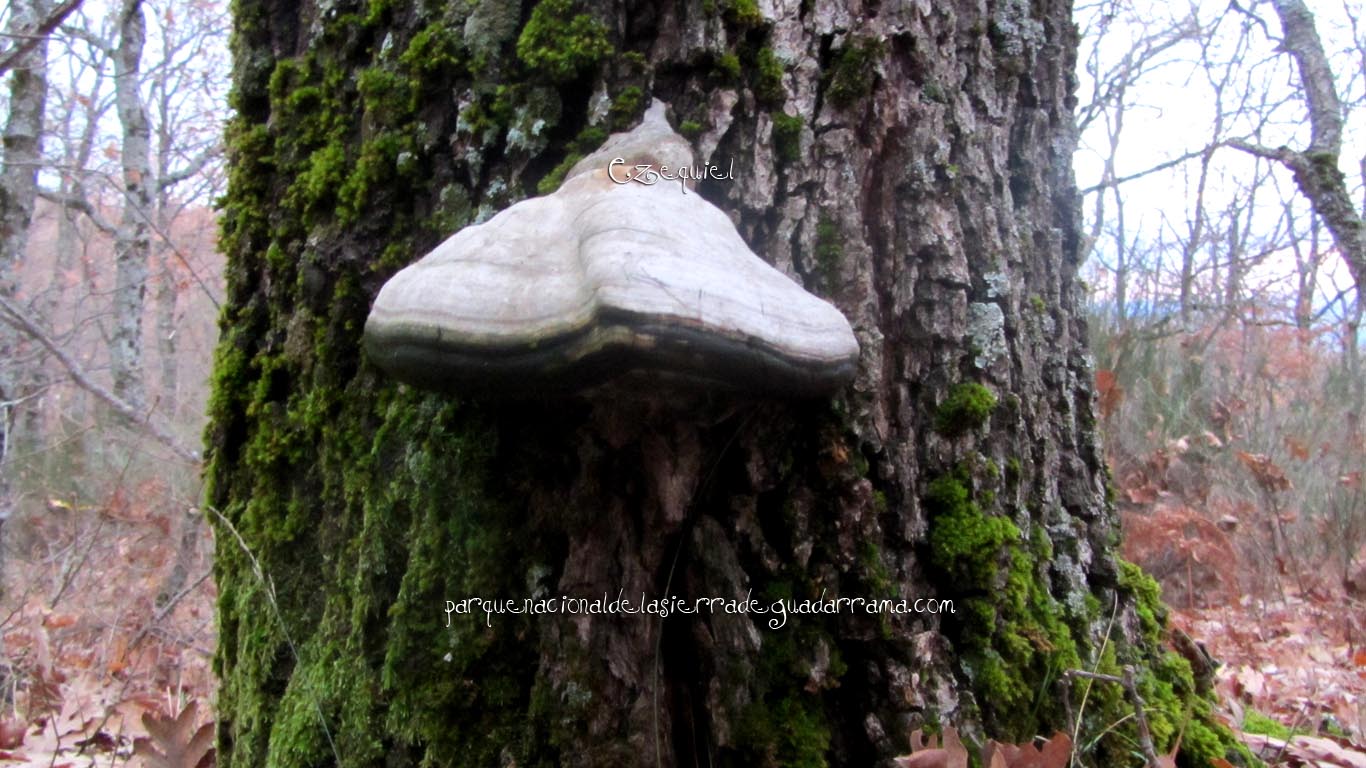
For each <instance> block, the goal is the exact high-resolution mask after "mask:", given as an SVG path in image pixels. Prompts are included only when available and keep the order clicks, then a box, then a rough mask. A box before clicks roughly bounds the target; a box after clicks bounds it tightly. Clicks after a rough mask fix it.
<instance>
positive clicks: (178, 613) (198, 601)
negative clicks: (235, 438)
mask: <svg viewBox="0 0 1366 768" xmlns="http://www.w3.org/2000/svg"><path fill="white" fill-rule="evenodd" d="M182 525H198V526H200V527H201V528H202V521H200V520H196V519H195V518H186V517H181V518H180V519H174V518H173V517H172V516H171V515H170V514H168V513H165V512H156V511H155V510H154V509H153V510H151V511H148V510H142V511H139V510H138V509H137V507H136V505H129V504H114V505H112V506H105V507H101V508H99V509H87V510H76V509H67V508H63V506H62V505H61V504H60V503H59V502H55V501H54V502H53V503H52V505H50V509H49V514H47V515H44V516H42V518H41V519H38V520H33V521H24V522H18V523H16V524H15V525H13V526H12V527H11V529H10V530H8V531H7V534H8V535H9V539H10V549H11V558H10V562H9V563H8V566H7V573H6V579H5V583H6V584H8V585H12V586H11V588H10V591H9V593H8V594H7V595H6V597H5V599H4V601H3V605H4V608H3V611H2V612H0V641H2V642H3V648H4V651H5V657H6V658H7V659H8V660H9V667H8V669H6V670H5V672H6V673H7V678H6V680H7V682H6V684H7V686H8V690H7V691H6V693H7V695H8V696H9V699H10V704H9V706H8V707H7V708H6V710H5V712H4V716H3V717H2V718H0V767H3V766H9V765H14V766H46V767H47V768H61V767H62V766H67V767H68V768H78V767H79V768H85V767H87V766H89V767H90V768H94V767H95V766H123V765H128V766H170V767H171V768H196V766H199V768H204V766H207V765H209V764H210V762H209V761H211V759H212V757H211V754H209V748H210V746H211V734H212V727H211V725H212V721H213V712H212V701H213V686H214V680H213V674H212V664H211V660H212V653H213V643H214V626H213V601H214V599H215V590H214V585H213V581H212V579H210V578H209V577H208V574H209V571H208V567H209V556H208V555H209V546H210V542H209V541H208V536H207V533H205V535H204V536H202V539H203V541H202V546H201V547H199V549H198V550H196V551H195V552H192V553H188V554H189V555H190V558H189V560H190V562H191V564H192V572H191V575H190V576H189V578H188V579H187V580H186V582H185V585H184V587H183V588H182V589H181V590H180V591H179V592H178V593H177V595H176V599H175V601H174V603H173V604H171V605H169V606H166V605H164V604H163V605H161V606H158V605H157V604H156V595H157V594H158V592H159V591H162V590H164V588H165V579H166V575H167V573H168V571H169V569H170V566H171V564H172V563H173V562H174V559H175V558H176V557H177V554H178V553H177V552H176V551H175V548H174V547H173V546H171V545H170V544H169V543H168V542H171V541H175V540H178V538H179V527H180V526H182ZM172 534H175V535H172ZM1188 586H1191V585H1188ZM1297 589H1298V587H1291V586H1290V585H1288V584H1287V585H1284V593H1283V594H1281V590H1277V591H1276V593H1275V594H1273V595H1271V596H1269V597H1265V598H1253V597H1249V596H1243V597H1241V598H1237V599H1232V600H1227V601H1222V602H1221V603H1220V604H1218V605H1211V606H1203V607H1174V608H1172V610H1171V615H1170V621H1171V625H1172V626H1173V627H1175V628H1177V629H1180V630H1182V631H1184V632H1186V633H1188V634H1189V635H1190V636H1191V637H1192V638H1194V639H1195V640H1197V641H1199V642H1201V643H1204V644H1205V646H1206V648H1207V649H1208V651H1209V653H1210V654H1211V655H1212V656H1213V657H1214V658H1215V659H1217V660H1218V661H1219V662H1220V663H1221V665H1220V666H1219V668H1218V671H1217V673H1216V683H1215V688H1216V691H1217V693H1218V695H1219V697H1220V699H1221V701H1222V714H1221V716H1222V717H1224V718H1225V719H1226V721H1227V723H1228V724H1229V725H1230V726H1231V727H1234V728H1238V729H1245V730H1248V731H1255V732H1259V733H1270V734H1272V735H1273V736H1275V735H1279V736H1281V737H1285V736H1288V735H1290V733H1291V732H1292V731H1293V732H1294V733H1295V734H1296V735H1298V736H1300V738H1299V740H1298V741H1291V742H1290V743H1289V744H1288V745H1287V744H1286V743H1285V742H1284V741H1282V740H1277V739H1276V738H1262V737H1257V736H1249V739H1250V740H1252V741H1253V742H1254V743H1255V744H1260V745H1261V746H1263V747H1264V754H1266V755H1267V759H1268V763H1269V764H1274V765H1287V766H1349V767H1351V768H1360V767H1361V766H1366V749H1362V748H1360V746H1353V745H1354V744H1355V745H1361V744H1363V743H1366V739H1363V734H1366V610H1364V608H1366V607H1364V606H1363V604H1362V603H1361V602H1360V601H1358V600H1355V599H1354V598H1352V597H1349V596H1348V595H1347V594H1345V592H1343V590H1342V588H1341V587H1337V588H1336V590H1334V589H1330V588H1328V587H1326V586H1323V585H1316V586H1314V587H1312V588H1310V589H1308V590H1307V591H1306V592H1305V593H1304V594H1298V593H1297V591H1296V590H1297ZM1167 590H1168V592H1169V593H1173V595H1174V597H1176V598H1177V602H1181V600H1180V597H1181V592H1183V590H1182V589H1181V588H1179V587H1173V584H1172V583H1171V582H1170V581H1169V583H1168V586H1167ZM1259 739H1261V741H1258V740H1259ZM153 758H155V759H153Z"/></svg>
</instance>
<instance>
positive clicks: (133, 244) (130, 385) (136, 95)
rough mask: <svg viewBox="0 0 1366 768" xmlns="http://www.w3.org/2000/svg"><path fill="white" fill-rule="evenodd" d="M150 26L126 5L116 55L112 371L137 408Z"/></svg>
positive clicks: (148, 182) (136, 8) (147, 240)
mask: <svg viewBox="0 0 1366 768" xmlns="http://www.w3.org/2000/svg"><path fill="white" fill-rule="evenodd" d="M146 37H147V23H146V20H145V19H144V18H143V15H142V2H141V0H125V2H124V4H123V9H122V11H120V13H119V47H118V49H117V50H116V51H115V52H114V88H115V100H116V102H117V105H118V113H119V124H120V125H121V126H122V127H123V150H122V158H123V214H122V216H121V217H120V219H119V227H118V233H117V234H116V235H115V238H114V261H115V276H114V328H113V330H112V332H111V333H110V334H109V366H110V372H111V374H112V375H113V377H114V394H115V395H118V396H119V397H121V398H123V400H125V401H126V402H129V403H132V404H133V405H140V404H142V403H143V397H144V394H143V393H144V390H143V380H142V308H143V304H144V301H145V298H146V294H147V270H148V264H147V260H148V258H149V257H150V255H151V242H152V240H151V228H150V226H149V222H148V217H149V216H151V215H152V185H153V184H154V179H153V178H152V167H151V163H150V160H149V157H150V155H149V153H150V151H151V131H150V128H149V127H148V122H147V111H146V109H145V108H144V106H143V102H142V94H141V91H140V89H141V86H142V78H141V68H142V47H143V43H144V41H145V39H146Z"/></svg>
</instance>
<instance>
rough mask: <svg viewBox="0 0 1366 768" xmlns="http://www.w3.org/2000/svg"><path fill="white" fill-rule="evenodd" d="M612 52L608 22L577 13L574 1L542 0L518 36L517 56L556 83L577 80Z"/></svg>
mask: <svg viewBox="0 0 1366 768" xmlns="http://www.w3.org/2000/svg"><path fill="white" fill-rule="evenodd" d="M611 53H612V44H611V42H610V41H609V40H608V37H607V25H605V24H603V23H602V22H601V21H598V20H597V19H595V18H593V16H591V15H590V14H587V13H579V12H576V4H575V2H574V0H541V2H539V3H537V4H536V7H535V8H534V9H533V10H532V11H531V18H530V19H529V20H528V21H527V23H526V26H525V27H523V28H522V34H521V36H519V37H518V38H517V57H518V58H519V59H521V60H522V63H523V64H525V65H526V66H527V67H529V68H530V69H531V70H533V71H535V72H539V73H541V74H542V75H543V76H544V77H545V78H546V79H547V80H549V81H550V82H553V83H565V82H568V81H570V80H574V79H576V78H577V77H579V76H580V75H581V74H583V73H585V72H587V71H588V70H589V69H590V68H592V67H593V66H595V65H596V64H597V63H598V62H599V61H602V60H603V59H605V58H606V57H608V56H609V55H611Z"/></svg>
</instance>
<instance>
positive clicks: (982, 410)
mask: <svg viewBox="0 0 1366 768" xmlns="http://www.w3.org/2000/svg"><path fill="white" fill-rule="evenodd" d="M994 410H996V395H994V394H992V392H991V390H989V389H987V388H986V387H984V386H982V385H981V384H977V383H975V382H968V383H963V384H957V385H955V386H954V387H953V389H951V390H949V396H948V397H946V398H944V402H943V403H941V404H940V406H939V410H937V411H936V412H935V414H934V428H935V430H936V431H938V432H940V433H941V434H944V435H948V436H950V437H956V436H958V435H962V434H964V433H965V432H968V431H970V430H973V429H977V428H978V427H981V426H983V425H985V424H986V423H987V420H988V419H990V418H991V412H992V411H994Z"/></svg>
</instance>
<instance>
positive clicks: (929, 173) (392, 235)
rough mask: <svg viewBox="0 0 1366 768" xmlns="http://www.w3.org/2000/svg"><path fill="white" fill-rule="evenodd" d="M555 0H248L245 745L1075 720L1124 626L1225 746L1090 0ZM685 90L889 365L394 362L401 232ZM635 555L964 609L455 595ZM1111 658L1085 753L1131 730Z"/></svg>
mask: <svg viewBox="0 0 1366 768" xmlns="http://www.w3.org/2000/svg"><path fill="white" fill-rule="evenodd" d="M523 5H524V7H522V8H520V9H519V8H518V7H516V5H512V4H508V3H505V2H503V1H502V0H483V1H482V2H475V3H467V2H463V1H461V2H451V3H449V4H446V5H442V4H439V3H429V4H419V5H417V6H413V7H410V6H408V5H406V4H390V3H388V2H384V1H383V0H374V1H373V2H369V3H358V2H355V0H340V2H338V3H331V4H328V5H327V6H326V11H325V12H324V11H322V10H320V7H318V6H314V5H310V4H305V5H302V6H300V5H298V4H295V3H291V2H285V1H284V0H239V2H238V3H237V5H236V36H235V43H234V44H235V55H236V69H235V79H236V90H235V94H234V106H235V108H236V110H237V117H236V119H235V121H234V122H233V124H232V126H231V128H230V135H229V141H230V145H231V151H232V157H231V159H230V163H229V166H230V169H231V182H230V191H229V194H228V196H227V201H226V209H225V223H224V246H225V249H226V251H227V253H228V258H229V266H228V285H229V298H228V304H227V306H226V308H225V313H224V315H223V338H222V341H221V345H220V348H219V350H218V356H217V361H216V366H215V374H214V385H213V386H214V394H213V397H212V405H211V411H212V413H211V416H212V426H211V427H210V429H209V432H208V442H209V451H210V462H209V468H208V491H207V493H208V499H209V503H210V505H211V507H212V508H213V510H214V511H215V514H216V520H217V523H216V524H217V527H218V531H217V541H218V547H217V555H216V557H217V560H216V576H217V579H218V584H219V588H220V590H221V596H220V603H219V619H220V648H219V655H218V662H217V663H218V671H219V673H220V674H221V679H222V689H221V691H220V695H219V701H218V703H219V718H220V720H219V743H220V750H221V751H220V754H219V761H220V762H219V764H220V765H223V766H242V767H243V768H246V767H247V766H250V767H251V768H258V767H259V766H316V765H333V764H339V763H340V764H345V765H357V766H407V765H419V764H421V765H436V766H448V765H449V766H453V765H471V766H473V765H481V766H482V765H518V766H532V765H544V766H549V765H570V766H622V765H658V766H691V765H719V766H724V765H746V766H751V765H760V766H763V765H783V766H816V765H825V764H830V765H841V766H843V765H849V766H869V765H886V764H889V763H888V759H889V758H890V757H891V756H892V755H895V754H898V753H902V752H906V751H907V750H908V742H907V731H908V729H909V728H910V727H912V726H914V725H916V724H917V723H923V722H934V723H940V724H957V725H959V726H960V727H961V728H963V729H964V730H965V732H966V733H967V735H968V738H970V739H973V740H980V739H981V738H984V737H985V736H993V737H997V738H1009V739H1014V740H1020V739H1026V738H1029V737H1031V736H1033V735H1035V734H1038V733H1048V732H1051V731H1052V729H1054V728H1058V727H1063V726H1064V723H1065V721H1066V713H1065V712H1064V708H1063V706H1062V704H1061V701H1062V698H1061V688H1060V685H1061V684H1060V683H1059V680H1060V676H1061V674H1062V673H1063V671H1065V670H1066V669H1068V668H1072V667H1085V668H1086V669H1096V668H1099V669H1100V670H1101V671H1110V672H1112V673H1117V672H1118V670H1119V666H1120V665H1122V664H1126V663H1132V664H1135V665H1137V666H1138V667H1139V668H1140V672H1141V675H1140V677H1141V681H1142V682H1141V688H1142V691H1143V693H1144V695H1145V696H1146V697H1147V700H1148V702H1149V704H1150V705H1152V706H1153V709H1152V710H1151V711H1150V712H1149V713H1148V717H1149V720H1150V722H1151V723H1152V725H1153V729H1154V732H1155V738H1156V739H1157V741H1158V742H1159V745H1158V746H1159V747H1161V746H1163V745H1164V744H1170V743H1172V742H1173V741H1174V740H1175V738H1176V735H1177V731H1178V730H1179V729H1180V728H1181V726H1182V722H1183V716H1184V715H1185V713H1186V712H1187V711H1188V707H1189V711H1191V712H1193V719H1192V721H1191V722H1190V724H1189V725H1188V726H1187V727H1186V729H1185V734H1184V741H1183V745H1184V746H1183V750H1184V752H1185V753H1186V754H1188V755H1194V756H1195V757H1196V758H1197V759H1196V760H1195V761H1193V763H1192V764H1201V763H1200V760H1201V759H1208V758H1209V757H1210V756H1213V755H1221V754H1223V752H1224V744H1223V743H1221V740H1223V739H1224V738H1225V737H1224V736H1223V735H1222V734H1220V733H1219V732H1218V731H1217V730H1215V729H1213V728H1211V727H1209V725H1208V713H1209V707H1208V702H1206V701H1204V700H1203V699H1199V698H1198V697H1194V696H1193V684H1192V683H1191V677H1190V670H1189V668H1188V666H1187V665H1186V663H1185V662H1184V661H1183V660H1182V659H1180V658H1179V657H1176V656H1173V655H1171V654H1168V653H1164V652H1163V651H1162V650H1161V648H1160V643H1161V639H1160V634H1161V632H1162V629H1161V626H1160V623H1159V621H1160V618H1161V608H1160V606H1159V605H1158V604H1157V602H1156V587H1155V585H1154V584H1153V582H1151V581H1150V580H1148V579H1146V577H1143V576H1142V575H1141V573H1139V572H1137V570H1136V569H1133V568H1132V567H1130V566H1127V565H1122V564H1119V563H1118V562H1117V560H1116V559H1115V556H1114V549H1115V546H1116V541H1117V523H1116V519H1115V516H1114V512H1113V509H1112V508H1111V507H1110V505H1109V504H1108V503H1107V501H1106V498H1105V475H1104V468H1103V464H1102V460H1101V456H1100V453H1099V450H1098V448H1097V444H1096V431H1095V420H1094V415H1093V414H1094V403H1093V395H1092V383H1091V376H1092V374H1091V370H1090V365H1089V360H1088V355H1087V351H1086V346H1085V328H1084V326H1083V323H1082V320H1081V297H1080V295H1079V293H1078V290H1077V286H1076V283H1075V281H1074V274H1075V272H1076V269H1077V267H1078V263H1077V261H1078V256H1077V249H1078V246H1079V243H1078V220H1077V210H1076V195H1075V189H1074V186H1073V181H1072V174H1071V170H1070V165H1069V163H1070V158H1071V155H1072V148H1073V133H1072V128H1071V125H1072V119H1071V108H1072V95H1071V89H1072V86H1073V78H1072V67H1073V62H1074V48H1075V45H1076V39H1075V31H1074V28H1073V26H1072V24H1071V21H1070V17H1069V13H1070V9H1069V4H1068V3H1067V2H1063V0H1040V1H1039V2H1035V3H1032V4H1026V3H1021V2H1017V1H1016V0H1006V1H1004V2H985V3H978V2H966V1H965V0H958V2H936V3H929V2H899V3H881V4H878V3H870V4H868V5H866V6H865V5H862V4H860V3H858V2H846V3H843V4H838V5H837V6H832V5H831V4H828V3H814V4H812V3H802V2H797V0H790V1H788V2H774V1H773V0H761V2H759V3H757V4H756V3H755V2H752V0H729V1H728V2H726V1H718V2H711V1H710V0H692V1H687V0H681V1H680V2H666V3H647V2H630V1H629V0H618V1H616V2H612V1H610V0H601V1H599V2H584V3H580V4H578V5H573V4H571V2H570V1H569V0H543V1H542V2H540V3H526V4H523ZM604 42H607V43H610V45H602V44H601V43H604ZM651 97H658V98H661V99H663V100H665V101H667V102H669V103H670V104H671V105H672V109H673V112H674V117H673V124H674V125H675V127H676V128H678V130H679V131H680V132H681V133H683V134H685V135H687V136H689V137H690V138H692V139H693V141H694V145H695V146H696V148H697V149H698V153H699V159H700V160H707V159H710V160H711V161H713V162H716V163H718V164H720V165H723V166H724V165H727V164H728V163H729V162H730V160H731V159H733V160H734V164H735V165H734V168H735V180H734V181H729V182H728V181H712V182H708V183H704V184H703V185H702V186H701V187H700V188H699V190H698V192H699V193H700V194H703V195H704V196H706V197H707V198H708V199H709V200H711V201H713V202H714V203H716V204H717V205H718V206H720V207H721V208H722V209H724V210H726V211H727V212H728V213H730V214H731V216H732V218H733V219H734V220H736V221H737V222H738V226H739V228H740V231H741V233H742V234H743V235H744V236H745V238H746V240H747V241H748V242H749V243H750V245H751V246H752V248H753V249H754V250H755V252H757V253H759V254H760V255H762V256H763V257H764V258H766V259H768V260H769V261H771V262H772V263H773V264H775V265H776V266H777V267H778V268H779V269H782V270H784V271H785V272H787V273H788V274H790V275H792V276H793V277H794V278H795V279H797V280H798V281H800V282H801V283H803V284H804V285H805V286H806V287H807V288H808V289H809V290H811V291H813V292H816V293H818V294H820V295H823V296H825V297H828V298H829V299H830V300H832V301H833V302H835V303H836V304H837V305H838V306H839V307H841V309H842V310H843V311H844V312H845V314H846V315H847V316H848V317H849V318H850V320H851V322H852V323H853V325H854V327H855V329H856V332H857V333H858V336H859V340H860V342H861V345H862V359H861V367H860V371H859V375H858V378H857V381H856V383H855V384H854V385H852V386H851V387H849V388H848V389H847V390H846V391H844V392H843V393H841V394H840V395H839V396H837V397H835V398H834V399H833V400H830V401H817V402H810V401H808V402H782V401H772V400H752V399H745V398H741V397H737V396H734V395H729V394H724V393H700V392H676V391H672V390H668V389H663V388H661V389H660V390H659V391H657V392H647V393H642V394H637V395H636V396H634V397H615V398H601V399H585V398H578V399H568V400H555V401H538V400H531V401H519V402H492V403H488V402H479V401H472V400H469V399H465V398H461V397H453V396H440V395H429V394H423V393H419V392H416V391H413V390H410V389H408V388H405V387H400V386H396V385H394V384H393V383H391V382H390V381H388V380H386V379H385V378H383V377H382V376H381V375H380V374H379V373H378V372H377V370H376V369H375V368H373V367H372V366H371V365H369V364H368V363H367V362H366V361H365V359H364V357H363V356H362V354H361V352H360V333H361V329H362V327H363V324H364V321H365V317H366V314H367V311H368V308H369V304H370V301H371V299H372V298H373V296H374V294H375V292H376V291H377V290H378V289H379V286H380V285H381V284H382V283H383V281H384V280H385V279H386V278H387V277H389V276H390V275H391V274H393V273H394V272H395V271H396V270H397V269H398V268H399V267H401V266H403V265H404V264H405V263H408V262H410V261H411V260H413V259H415V258H416V257H418V256H419V255H420V254H422V253H424V252H425V251H427V250H428V249H430V248H431V247H433V246H434V245H436V244H437V243H438V242H440V241H441V240H442V239H444V238H445V237H446V236H447V235H449V234H450V233H451V232H453V231H454V230H455V229H457V228H459V227H461V226H464V225H466V224H468V223H470V222H472V221H475V220H482V219H484V218H487V217H488V216H490V215H492V214H493V213H494V212H496V211H497V210H500V209H502V208H504V207H506V206H507V205H509V204H511V203H512V202H514V201H516V200H517V199H520V198H522V197H525V196H527V195H530V194H535V189H536V187H537V185H538V183H539V182H541V181H542V180H543V179H544V178H545V177H547V176H549V175H550V174H552V171H553V170H554V169H555V168H556V166H557V165H560V166H561V168H564V167H567V165H563V164H562V161H565V162H569V161H572V158H573V156H574V154H575V153H580V152H585V151H587V150H589V149H591V148H592V147H593V146H596V144H597V143H598V142H600V141H601V140H602V137H603V135H604V133H603V130H602V129H605V128H608V127H614V128H625V127H629V126H630V125H631V124H632V123H633V122H634V120H635V119H637V118H638V116H639V114H640V112H641V111H642V110H643V109H644V108H645V106H646V105H647V104H648V103H649V99H650V98H651ZM619 590H624V593H625V594H626V595H628V596H631V597H634V598H636V599H638V596H639V595H640V594H641V593H645V594H646V595H649V596H652V597H660V596H664V595H669V594H674V595H680V596H684V597H686V598H688V599H692V598H697V597H725V598H736V599H744V597H745V596H746V595H747V594H752V595H753V596H754V598H755V599H757V600H760V601H762V602H763V603H764V604H767V603H768V602H769V601H770V600H772V599H774V598H778V597H792V598H795V599H806V598H811V599H815V598H818V597H820V596H821V595H822V594H824V595H825V596H826V597H832V596H836V595H839V596H846V597H885V596H894V597H906V598H911V599H914V598H918V597H937V598H944V599H952V600H954V601H955V608H956V613H954V614H951V615H927V614H920V615H917V614H909V615H882V616H868V615H865V614H862V613H857V614H854V613H850V612H848V611H846V612H844V613H843V614H841V615H838V616H832V615H822V616H790V617H788V620H787V624H786V626H784V627H783V628H781V629H770V628H769V627H768V626H767V625H766V623H765V622H766V621H767V620H768V618H769V617H768V616H757V615H748V616H746V615H725V614H716V615H707V614H702V615H696V616H686V615H672V616H669V617H668V618H665V619H663V620H660V619H659V618H658V617H650V618H645V617H641V616H601V615H597V616H582V617H566V616H535V617H530V616H512V615H503V616H494V617H492V620H491V627H487V626H485V621H484V618H483V617H482V616H461V615H456V616H453V617H452V618H453V621H452V625H451V626H450V627H449V628H447V627H446V625H445V624H446V619H447V614H446V613H445V612H444V606H445V601H446V600H459V599H462V598H465V597H484V598H504V599H509V598H510V599H518V600H520V599H521V598H523V597H528V596H532V595H548V596H557V595H561V594H568V595H575V596H591V597H596V596H600V595H602V594H603V593H607V594H608V595H610V596H613V597H615V596H616V595H617V593H618V591H619ZM1097 686H1098V687H1096V688H1094V689H1092V690H1091V691H1090V692H1089V695H1088V696H1087V698H1086V700H1087V704H1086V707H1085V711H1084V715H1083V717H1082V722H1081V724H1080V731H1081V732H1080V737H1081V739H1082V740H1083V741H1084V742H1085V743H1086V744H1087V745H1090V748H1089V749H1088V751H1086V752H1085V753H1084V762H1085V763H1086V764H1091V765H1105V766H1119V765H1126V764H1133V754H1134V750H1133V749H1132V745H1133V743H1134V742H1133V741H1132V740H1131V739H1132V738H1133V735H1132V731H1129V730H1126V729H1128V728H1129V727H1130V725H1129V724H1130V723H1131V722H1132V719H1133V718H1132V711H1131V710H1129V709H1128V707H1127V705H1126V704H1125V703H1124V702H1123V697H1122V694H1121V692H1120V691H1119V690H1117V689H1112V688H1109V687H1106V686H1105V685H1104V684H1097ZM1082 693H1083V687H1082V686H1080V685H1077V686H1076V687H1074V688H1073V690H1072V694H1073V697H1072V700H1073V701H1074V702H1080V701H1081V700H1082V698H1083V696H1082ZM1186 699H1189V700H1190V701H1189V704H1188V703H1187V702H1186V701H1185V700H1186ZM1126 715H1127V717H1126ZM1116 723H1120V725H1118V726H1117V727H1116V728H1114V729H1113V730H1109V731H1107V730H1106V729H1108V728H1110V726H1112V725H1115V724H1116ZM1103 732H1106V733H1107V735H1105V736H1103V737H1102V733H1103Z"/></svg>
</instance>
